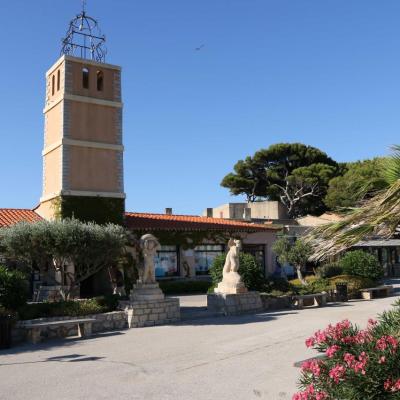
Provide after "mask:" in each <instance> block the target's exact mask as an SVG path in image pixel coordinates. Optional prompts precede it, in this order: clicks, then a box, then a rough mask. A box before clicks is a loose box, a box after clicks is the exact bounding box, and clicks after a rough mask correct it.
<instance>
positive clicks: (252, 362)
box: [0, 296, 396, 400]
mask: <svg viewBox="0 0 400 400" xmlns="http://www.w3.org/2000/svg"><path fill="white" fill-rule="evenodd" d="M395 299H396V297H390V298H385V299H378V300H374V301H351V302H349V303H343V304H340V305H332V306H328V307H325V308H314V309H304V310H300V311H297V310H283V311H280V312H269V313H263V314H258V315H252V316H248V315H247V316H239V317H211V318H201V319H195V320H185V321H183V322H182V323H180V324H178V325H173V326H160V327H151V328H142V329H131V330H126V331H122V332H112V333H109V334H104V335H99V336H96V337H94V338H92V339H88V340H79V339H78V340H76V339H66V340H62V341H52V342H50V341H49V342H47V343H43V344H40V345H37V346H30V345H24V346H20V347H17V348H14V349H11V350H9V351H0V399H1V400H3V399H4V400H22V399H24V400H25V399H26V400H28V399H33V400H35V399H38V400H39V399H43V400H47V399H49V400H50V399H51V400H54V398H56V399H57V400H67V399H68V400H70V399H74V400H79V399H82V400H83V399H85V400H91V399H96V400H97V399H132V400H136V399H138V400H139V399H140V400H147V399H148V400H188V399H195V400H208V399H218V400H232V399H235V400H250V399H268V400H281V399H290V398H291V395H292V394H293V392H294V391H295V390H296V380H297V378H298V374H299V369H298V368H295V367H293V363H294V362H296V361H299V360H303V359H306V358H309V357H311V356H312V355H313V352H312V351H311V350H308V349H306V348H305V346H304V340H305V339H306V338H307V337H308V336H310V335H311V334H312V333H313V332H314V331H315V330H317V329H320V328H324V327H325V326H326V325H327V324H328V323H332V322H336V321H339V320H341V319H343V318H349V319H350V320H352V321H354V322H357V323H359V324H362V325H365V324H366V322H367V320H368V318H369V317H373V316H375V315H376V314H377V313H380V312H382V311H383V310H384V309H387V308H390V305H391V304H392V303H393V301H394V300H395ZM204 300H205V298H204V297H201V296H200V297H193V298H189V297H187V298H186V299H183V305H185V304H186V305H187V306H189V307H195V306H196V305H197V306H201V305H203V304H204Z"/></svg>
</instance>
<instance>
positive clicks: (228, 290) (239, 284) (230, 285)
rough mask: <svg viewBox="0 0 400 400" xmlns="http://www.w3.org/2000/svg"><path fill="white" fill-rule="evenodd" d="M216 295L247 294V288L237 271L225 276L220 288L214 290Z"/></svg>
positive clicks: (219, 285)
mask: <svg viewBox="0 0 400 400" xmlns="http://www.w3.org/2000/svg"><path fill="white" fill-rule="evenodd" d="M214 293H224V294H239V293H247V288H246V286H245V284H244V283H243V281H242V279H241V277H240V275H239V274H238V273H237V272H235V271H231V272H227V273H225V274H224V276H223V279H222V282H220V283H219V284H218V286H217V287H216V288H215V289H214Z"/></svg>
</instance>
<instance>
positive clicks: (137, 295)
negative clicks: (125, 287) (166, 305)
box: [129, 282, 165, 302]
mask: <svg viewBox="0 0 400 400" xmlns="http://www.w3.org/2000/svg"><path fill="white" fill-rule="evenodd" d="M164 297H165V296H164V293H163V292H162V290H161V289H160V286H159V285H158V283H157V282H156V283H136V285H133V289H132V290H131V294H130V296H129V298H130V301H131V302H135V301H153V300H163V299H164Z"/></svg>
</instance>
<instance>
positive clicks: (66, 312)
mask: <svg viewBox="0 0 400 400" xmlns="http://www.w3.org/2000/svg"><path fill="white" fill-rule="evenodd" d="M119 299H120V296H118V295H111V296H105V297H99V298H93V299H87V300H75V301H74V300H71V301H60V302H55V303H50V302H43V303H31V304H26V305H25V306H23V307H21V308H19V309H18V316H19V319H21V320H26V319H36V318H50V317H80V316H83V315H90V314H100V313H105V312H110V311H115V310H116V308H117V306H118V301H119Z"/></svg>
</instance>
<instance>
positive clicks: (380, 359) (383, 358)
mask: <svg viewBox="0 0 400 400" xmlns="http://www.w3.org/2000/svg"><path fill="white" fill-rule="evenodd" d="M385 362H386V357H385V356H381V357H379V360H378V364H385Z"/></svg>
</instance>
